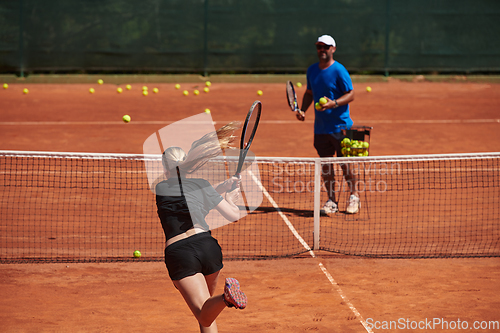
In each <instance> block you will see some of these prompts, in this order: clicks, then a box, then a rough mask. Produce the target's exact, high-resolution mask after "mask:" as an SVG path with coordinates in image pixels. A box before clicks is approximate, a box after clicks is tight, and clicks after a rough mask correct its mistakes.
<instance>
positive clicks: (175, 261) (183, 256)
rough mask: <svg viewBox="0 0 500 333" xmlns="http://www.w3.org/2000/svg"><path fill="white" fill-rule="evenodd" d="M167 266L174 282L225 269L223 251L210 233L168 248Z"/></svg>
mask: <svg viewBox="0 0 500 333" xmlns="http://www.w3.org/2000/svg"><path fill="white" fill-rule="evenodd" d="M165 265H166V266H167V270H168V275H169V276H170V278H171V279H172V280H173V281H177V280H181V279H183V278H185V277H188V276H191V275H195V274H197V273H202V274H203V275H205V276H206V275H210V274H213V273H215V272H217V271H219V270H221V269H222V267H224V265H223V264H222V249H221V247H220V245H219V242H218V241H217V240H216V239H215V238H213V237H212V235H211V234H210V233H209V232H203V233H200V234H196V235H193V236H191V237H188V238H185V239H182V240H180V241H177V242H175V243H173V244H171V245H169V246H167V248H166V249H165Z"/></svg>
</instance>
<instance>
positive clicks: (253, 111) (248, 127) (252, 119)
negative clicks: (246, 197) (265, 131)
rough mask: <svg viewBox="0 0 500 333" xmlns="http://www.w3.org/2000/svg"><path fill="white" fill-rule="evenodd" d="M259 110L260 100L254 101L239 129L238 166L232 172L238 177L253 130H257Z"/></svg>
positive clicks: (253, 133) (260, 107)
mask: <svg viewBox="0 0 500 333" xmlns="http://www.w3.org/2000/svg"><path fill="white" fill-rule="evenodd" d="M261 112H262V103H261V102H260V101H255V102H254V103H253V104H252V106H251V107H250V111H248V114H247V117H246V118H245V123H244V124H243V128H242V130H241V139H240V156H239V159H238V167H237V168H236V173H235V174H234V175H235V176H236V177H238V178H240V175H241V169H242V168H243V164H244V163H245V158H246V157H247V154H248V150H249V149H250V145H251V144H252V142H253V138H254V137H255V132H257V126H258V125H259V120H260V113H261ZM233 188H236V183H234V185H233Z"/></svg>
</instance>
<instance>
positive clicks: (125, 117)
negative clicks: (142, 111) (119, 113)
mask: <svg viewBox="0 0 500 333" xmlns="http://www.w3.org/2000/svg"><path fill="white" fill-rule="evenodd" d="M131 119H132V118H130V116H129V115H128V114H126V115H124V116H123V117H122V120H123V122H125V123H128V122H130V120H131Z"/></svg>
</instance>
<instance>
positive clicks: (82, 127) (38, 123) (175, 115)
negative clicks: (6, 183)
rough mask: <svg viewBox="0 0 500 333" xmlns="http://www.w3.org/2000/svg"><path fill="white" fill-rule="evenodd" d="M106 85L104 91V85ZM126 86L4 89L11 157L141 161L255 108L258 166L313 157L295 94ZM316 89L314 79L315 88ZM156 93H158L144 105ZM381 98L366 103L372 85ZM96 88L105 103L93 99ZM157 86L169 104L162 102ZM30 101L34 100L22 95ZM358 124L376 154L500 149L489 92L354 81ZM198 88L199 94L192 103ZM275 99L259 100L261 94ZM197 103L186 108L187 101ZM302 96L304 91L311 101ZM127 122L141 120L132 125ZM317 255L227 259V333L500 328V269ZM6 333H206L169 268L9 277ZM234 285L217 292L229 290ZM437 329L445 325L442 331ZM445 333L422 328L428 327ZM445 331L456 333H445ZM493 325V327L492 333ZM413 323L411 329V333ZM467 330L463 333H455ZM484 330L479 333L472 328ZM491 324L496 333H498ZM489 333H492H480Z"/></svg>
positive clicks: (493, 89)
mask: <svg viewBox="0 0 500 333" xmlns="http://www.w3.org/2000/svg"><path fill="white" fill-rule="evenodd" d="M105 81H106V79H105ZM126 83H127V82H122V84H120V86H121V87H123V88H124V90H125V91H124V92H123V93H121V94H118V93H117V91H116V88H117V87H118V85H117V84H109V83H106V82H105V84H104V85H102V86H99V85H98V84H97V83H95V84H87V83H86V84H81V83H80V84H30V83H25V84H21V83H11V84H10V86H9V88H8V89H7V90H4V89H2V90H1V91H0V114H1V119H0V142H1V145H0V149H2V150H25V151H62V152H99V153H136V154H140V153H142V144H143V142H144V140H145V139H146V138H147V137H148V136H149V135H151V134H152V133H154V132H155V131H156V130H158V129H160V128H162V127H164V126H166V125H168V124H170V123H172V122H174V121H176V120H180V119H183V118H186V117H189V116H192V115H195V114H198V113H200V112H203V110H205V109H206V108H209V109H210V110H211V111H212V112H211V114H212V117H213V119H214V121H215V122H216V127H218V126H220V125H221V124H223V123H225V122H228V121H232V120H242V119H243V118H244V116H245V114H246V112H247V110H248V108H249V107H250V105H251V104H252V102H253V101H254V100H256V99H259V100H261V101H262V102H263V117H262V120H261V124H260V126H259V130H258V134H257V137H256V140H255V142H254V144H253V146H252V151H254V152H255V154H256V155H258V156H286V157H315V156H316V153H315V150H314V148H313V146H312V139H313V118H314V116H313V112H312V110H311V109H310V110H309V113H308V114H307V118H306V122H305V123H301V122H298V121H296V120H295V118H294V115H293V114H292V113H291V112H290V111H288V109H287V105H286V101H285V91H284V81H283V83H223V82H217V80H215V79H214V80H213V84H212V86H211V87H210V92H209V93H204V92H203V91H202V88H203V87H204V81H203V80H201V79H200V80H198V81H196V82H194V83H191V82H190V83H186V82H183V83H182V86H181V89H180V90H176V89H175V88H174V83H155V84H151V83H147V84H144V83H141V82H135V83H133V86H132V90H130V91H127V90H126V89H125V84H126ZM303 83H304V81H303ZM143 85H147V86H148V88H149V95H148V96H147V97H144V96H142V94H141V92H142V90H141V87H142V86H143ZM368 85H369V86H371V87H372V92H370V93H368V92H367V91H366V90H365V88H366V86H368ZM91 87H93V88H95V90H96V92H95V93H94V94H90V93H89V88H91ZM153 87H157V88H158V89H159V93H158V94H155V93H153V92H152V88H153ZM23 88H28V89H29V93H28V94H23V93H22V89H23ZM354 88H355V91H356V97H355V101H354V102H353V103H352V104H351V115H352V118H353V119H354V122H355V125H365V126H372V127H373V130H372V136H371V147H370V153H371V155H372V156H380V155H413V154H444V153H475V152H495V151H498V147H499V143H500V111H499V110H500V93H499V91H500V84H498V83H491V82H475V83H474V82H467V81H461V82H427V81H422V82H404V81H400V80H388V81H387V82H369V83H366V82H364V83H363V82H360V81H357V82H356V81H355V83H354ZM194 89H199V90H200V91H201V93H200V95H198V96H195V95H194V94H193V90H194ZM259 89H260V90H262V91H263V95H262V96H257V94H256V92H257V90H259ZM183 90H188V91H189V95H188V96H183V94H182V91H183ZM303 91H304V88H301V89H298V95H299V102H300V100H302V97H301V96H302V94H303ZM124 114H129V115H130V116H131V117H132V121H131V122H130V123H129V124H125V123H123V122H122V121H121V117H122V116H123V115H124ZM316 255H317V258H312V257H311V256H310V255H309V254H305V255H302V256H300V257H299V258H293V259H277V260H262V261H226V262H225V268H224V269H223V271H222V276H223V277H229V276H231V277H235V278H237V279H238V280H239V281H240V282H241V285H242V287H243V289H244V291H245V293H246V294H247V295H248V297H249V305H248V308H247V309H245V310H243V311H237V310H233V309H227V310H225V311H224V312H223V313H222V314H221V316H220V317H219V319H218V320H217V322H218V325H219V331H220V332H235V331H236V332H290V333H295V332H367V331H369V329H368V330H367V329H366V328H365V327H363V325H362V322H363V321H365V322H368V323H372V324H374V325H375V324H376V325H377V327H382V326H383V324H384V323H388V322H391V321H392V322H397V323H398V324H399V326H398V327H397V328H399V329H397V328H396V329H395V328H394V327H393V328H392V329H376V328H373V330H372V331H373V332H432V331H439V332H442V331H444V332H456V331H459V330H458V329H457V328H456V325H457V323H458V322H459V323H460V324H461V325H462V328H463V327H464V326H463V325H464V323H463V322H464V321H466V322H467V326H468V329H462V330H460V331H464V332H495V331H498V330H499V327H498V326H497V327H496V329H493V328H494V326H492V325H494V322H496V323H497V324H498V322H499V321H500V315H499V314H500V312H499V311H498V309H499V308H500V300H499V298H498V293H499V291H500V260H499V259H498V258H486V259H485V258H483V259H478V258H467V259H419V260H403V259H367V258H351V257H345V256H336V255H333V254H328V253H316ZM0 278H1V280H2V288H1V289H0V300H1V301H0V331H1V332H197V330H198V328H197V323H196V322H195V319H194V317H193V316H192V315H191V314H190V312H189V310H188V308H187V306H186V305H185V303H184V301H183V300H182V298H181V296H180V294H179V293H178V292H177V291H176V290H175V288H174V287H173V285H172V283H171V282H170V280H169V278H168V275H167V272H166V269H165V267H164V264H163V263H161V262H153V263H103V264H72V263H69V264H8V265H0ZM222 288H223V283H222V281H221V282H220V283H219V289H220V291H221V292H222ZM438 320H440V321H441V324H438ZM426 321H427V322H432V323H433V324H434V325H433V326H432V325H426V326H425V327H421V329H420V328H418V327H415V325H419V324H420V325H422V322H424V323H425V322H426ZM443 321H446V322H447V323H448V328H449V329H448V330H447V329H443V328H446V326H443V325H444V323H442V322H443ZM490 322H492V323H490ZM405 325H406V326H405ZM453 325H455V329H450V328H453ZM473 325H476V326H477V327H478V328H477V329H474V328H473ZM488 325H489V329H488V327H486V326H488ZM481 326H483V328H485V329H482V328H481Z"/></svg>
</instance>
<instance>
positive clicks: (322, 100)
mask: <svg viewBox="0 0 500 333" xmlns="http://www.w3.org/2000/svg"><path fill="white" fill-rule="evenodd" d="M326 103H328V100H327V99H326V98H325V97H321V98H320V99H319V104H321V105H325V104H326Z"/></svg>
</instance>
